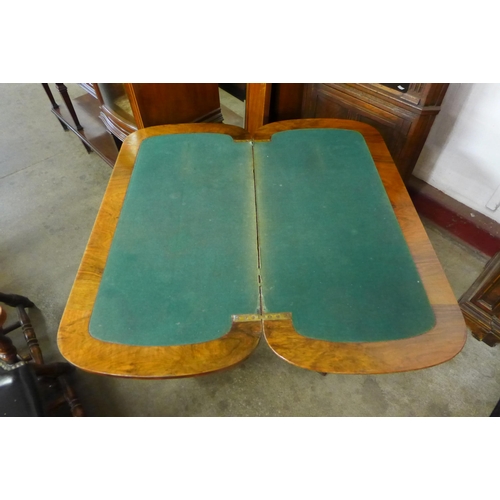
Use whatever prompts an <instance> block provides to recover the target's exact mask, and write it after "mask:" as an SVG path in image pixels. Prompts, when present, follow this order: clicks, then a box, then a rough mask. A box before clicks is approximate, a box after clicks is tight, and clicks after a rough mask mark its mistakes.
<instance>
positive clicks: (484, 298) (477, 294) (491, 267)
mask: <svg viewBox="0 0 500 500" xmlns="http://www.w3.org/2000/svg"><path fill="white" fill-rule="evenodd" d="M459 304H460V309H462V314H463V315H464V318H465V322H466V323H467V326H468V327H469V328H470V329H471V332H472V335H474V337H476V338H477V339H478V340H482V341H483V342H485V343H486V344H488V345H490V346H494V345H496V344H498V343H500V252H499V253H497V254H496V255H495V256H494V257H493V258H492V259H491V260H490V261H489V262H488V263H487V264H486V266H485V268H484V270H483V272H482V273H481V274H480V275H479V276H478V278H477V279H476V281H475V282H474V283H473V284H472V285H471V287H470V288H469V289H468V290H467V291H466V292H465V293H464V294H463V295H462V297H461V298H460V301H459Z"/></svg>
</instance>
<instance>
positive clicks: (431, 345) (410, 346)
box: [254, 119, 466, 374]
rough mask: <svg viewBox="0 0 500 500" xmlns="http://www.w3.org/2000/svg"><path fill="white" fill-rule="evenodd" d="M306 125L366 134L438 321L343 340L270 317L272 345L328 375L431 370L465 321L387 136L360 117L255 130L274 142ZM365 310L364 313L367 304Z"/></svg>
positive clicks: (461, 340) (455, 345) (459, 342)
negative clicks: (409, 331)
mask: <svg viewBox="0 0 500 500" xmlns="http://www.w3.org/2000/svg"><path fill="white" fill-rule="evenodd" d="M302 128H345V129H349V130H357V131H359V132H360V133H362V134H363V136H364V138H365V140H366V142H367V144H368V147H369V149H370V152H371V154H372V157H373V159H374V161H375V164H376V166H377V170H378V172H379V175H380V178H381V179H382V182H383V184H384V187H385V189H386V192H387V194H388V197H389V200H390V202H391V204H392V207H393V209H394V212H395V214H396V217H397V219H398V221H399V224H400V226H401V229H402V231H403V234H404V237H405V239H406V242H407V244H408V247H409V249H410V253H411V255H412V257H413V259H414V261H415V264H416V266H417V270H418V271H419V273H420V276H421V278H422V283H423V285H424V288H425V290H426V292H427V295H428V297H429V301H430V303H431V305H432V308H433V310H434V314H435V316H436V325H435V327H434V328H433V329H432V330H430V331H429V332H427V333H425V334H423V335H419V336H416V337H412V338H409V339H403V340H394V341H388V342H368V343H338V342H325V341H319V340H313V339H308V338H305V337H302V336H301V335H299V334H298V333H297V332H296V331H295V329H294V328H293V325H292V322H291V321H290V320H282V321H265V322H264V334H265V338H266V340H267V342H268V344H269V346H270V347H271V349H273V351H275V352H276V354H278V356H281V357H282V358H284V359H286V360H287V361H289V362H290V363H292V364H295V365H297V366H300V367H302V368H307V369H310V370H315V371H319V372H323V373H358V374H368V373H373V374H376V373H394V372H402V371H409V370H417V369H421V368H428V367H430V366H434V365H437V364H439V363H443V362H445V361H448V360H449V359H451V358H453V357H454V356H455V355H456V354H458V353H459V352H460V350H461V349H462V347H463V346H464V344H465V340H466V327H465V323H464V320H463V317H462V314H461V312H460V309H459V307H458V304H457V301H456V299H455V296H454V294H453V291H452V290H451V287H450V285H449V283H448V281H447V279H446V276H445V274H444V271H443V269H442V267H441V265H440V263H439V261H438V259H437V256H436V254H435V252H434V249H433V248H432V245H431V243H430V241H429V238H428V237H427V233H426V232H425V229H424V227H423V226H422V223H421V222H420V219H419V217H418V215H417V213H416V211H415V208H414V207H413V204H412V202H411V200H410V197H409V195H408V192H407V191H406V188H405V186H404V184H403V181H402V179H401V177H400V175H399V174H398V171H397V169H396V167H395V166H394V163H393V161H392V159H391V155H390V153H389V151H388V149H387V146H386V145H385V143H384V140H383V138H382V136H381V135H380V134H379V133H378V132H377V131H376V130H375V129H374V128H373V127H371V126H369V125H366V124H363V123H359V122H355V121H349V120H335V119H310V120H290V121H285V122H277V123H270V124H268V125H266V126H265V127H262V128H261V129H259V130H258V131H257V132H256V133H255V134H254V140H255V141H266V140H267V141H268V140H270V139H271V137H272V135H273V134H274V133H276V132H280V131H285V130H292V129H302ZM332 195H333V194H332ZM359 311H360V314H362V311H363V305H362V304H359ZM292 321H293V319H292Z"/></svg>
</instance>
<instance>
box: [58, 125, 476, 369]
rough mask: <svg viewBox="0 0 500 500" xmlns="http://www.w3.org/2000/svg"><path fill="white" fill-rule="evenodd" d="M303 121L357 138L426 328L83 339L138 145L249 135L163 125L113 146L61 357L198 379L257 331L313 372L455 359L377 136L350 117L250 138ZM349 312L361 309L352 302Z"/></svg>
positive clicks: (444, 297) (252, 325) (448, 296)
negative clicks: (334, 337) (146, 342)
mask: <svg viewBox="0 0 500 500" xmlns="http://www.w3.org/2000/svg"><path fill="white" fill-rule="evenodd" d="M308 127H310V128H314V127H319V128H346V129H350V130H357V131H359V132H361V133H362V134H363V136H364V137H365V140H366V141H367V144H368V146H369V148H370V151H371V154H372V156H373V158H374V161H375V163H376V165H377V169H378V172H379V174H380V177H381V179H382V181H383V184H384V186H385V188H386V191H387V193H388V196H389V199H390V201H391V204H392V206H393V208H394V211H395V213H396V216H397V218H398V221H399V223H400V225H401V228H402V231H403V234H404V236H405V238H406V241H407V243H408V246H409V248H410V252H411V254H412V256H413V258H414V260H415V263H416V266H417V269H418V271H419V273H420V275H421V278H422V282H423V285H424V287H425V290H426V291H427V294H428V297H429V300H430V303H431V305H432V307H433V310H434V312H435V315H436V321H437V322H436V326H435V327H434V328H433V329H432V330H430V331H429V332H427V333H425V334H423V335H420V336H417V337H413V338H409V339H405V340H396V341H390V342H375V343H334V342H324V341H317V340H312V339H308V338H305V337H302V336H300V335H298V334H297V333H296V332H295V330H294V329H293V324H292V322H291V321H289V320H272V321H268V320H264V321H249V322H233V326H232V328H231V330H230V332H228V333H227V334H226V335H225V336H223V337H221V338H220V339H217V340H214V341H210V342H205V343H200V344H194V345H181V346H168V347H140V346H128V345H120V344H112V343H107V342H102V341H99V340H97V339H95V338H93V337H92V336H90V334H89V333H88V332H89V329H88V326H89V321H90V317H91V314H92V309H93V305H94V301H95V298H96V296H97V291H98V288H99V284H100V280H101V277H102V273H103V270H104V266H105V264H106V259H107V255H108V252H109V249H110V246H111V242H112V239H113V235H114V231H115V228H116V225H117V222H118V217H119V214H120V210H121V207H122V204H123V200H124V197H125V194H126V191H127V187H128V183H129V180H130V176H131V173H132V170H133V166H134V162H135V158H136V154H137V151H138V149H139V146H140V144H141V141H142V140H144V139H146V138H148V137H152V136H155V135H161V134H174V133H197V132H212V133H225V134H229V135H231V136H232V137H233V139H234V140H240V141H247V140H250V139H251V138H252V135H250V134H247V133H245V131H243V130H242V129H240V128H239V127H232V126H229V125H219V124H187V125H178V126H175V125H167V126H159V127H153V128H148V129H143V130H139V131H138V132H136V133H134V134H132V135H130V136H129V137H128V138H127V140H126V141H125V142H124V144H123V147H122V149H121V151H120V154H119V157H118V160H117V163H116V166H115V169H114V171H113V174H112V176H111V179H110V182H109V185H108V188H107V190H106V193H105V196H104V199H103V202H102V205H101V208H100V210H99V214H98V217H97V220H96V223H95V225H94V229H93V231H92V234H91V237H90V240H89V243H88V245H87V248H86V250H85V254H84V257H83V260H82V263H81V265H80V269H79V271H78V274H77V277H76V280H75V283H74V285H73V289H72V291H71V294H70V297H69V300H68V304H67V306H66V310H65V312H64V315H63V318H62V321H61V325H60V328H59V333H58V345H59V349H60V350H61V353H62V354H63V355H64V356H65V357H66V359H68V360H69V361H71V362H72V363H73V364H75V365H76V366H79V367H80V368H82V369H84V370H88V371H91V372H95V373H101V374H108V375H116V376H124V377H139V378H172V377H185V376H193V375H202V374H207V373H211V372H214V371H218V370H222V369H224V368H228V367H230V366H233V365H235V364H236V363H238V362H240V361H242V360H244V359H245V358H246V357H248V356H249V355H250V354H251V353H252V351H253V350H254V349H255V347H256V346H257V344H258V342H259V338H260V335H261V333H262V331H264V333H265V337H266V340H267V342H268V344H269V346H270V347H271V349H273V350H274V351H275V352H276V353H277V354H278V356H280V357H282V358H284V359H286V360H287V361H289V362H290V363H292V364H295V365H297V366H300V367H303V368H307V369H311V370H315V371H319V372H323V373H393V372H398V371H407V370H415V369H420V368H426V367H429V366H433V365H436V364H439V363H442V362H444V361H447V360H449V359H451V358H452V357H453V356H455V355H456V354H457V353H458V352H459V351H460V350H461V349H462V347H463V345H464V343H465V339H466V329H465V324H464V321H463V318H462V315H461V313H460V310H459V308H458V305H457V302H456V300H455V297H454V295H453V292H452V290H451V288H450V286H449V284H448V282H447V280H446V277H445V275H444V272H443V270H442V268H441V266H440V264H439V261H438V260H437V257H436V255H435V253H434V250H433V248H432V246H431V244H430V242H429V239H428V237H427V234H426V232H425V230H424V228H423V226H422V224H421V222H420V219H419V218H418V215H417V213H416V211H415V209H414V207H413V205H412V203H411V200H410V198H409V196H408V193H407V191H406V189H405V186H404V184H403V181H402V179H401V177H400V175H399V174H398V172H397V169H396V168H395V166H394V163H393V161H392V159H391V156H390V154H389V152H388V150H387V147H386V146H385V144H384V141H383V139H382V137H381V135H380V134H379V133H378V132H377V131H376V130H375V129H374V128H373V127H371V126H369V125H366V124H362V123H359V122H354V121H346V120H335V119H311V120H291V121H286V122H277V123H272V124H269V125H267V126H264V127H262V128H260V129H259V130H257V131H256V132H255V133H254V134H253V139H254V140H256V141H268V140H270V139H271V137H272V135H273V134H274V133H276V132H279V131H285V130H291V129H294V128H308ZM359 308H360V314H362V304H360V305H359ZM144 328H147V322H145V325H144Z"/></svg>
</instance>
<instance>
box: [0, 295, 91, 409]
mask: <svg viewBox="0 0 500 500" xmlns="http://www.w3.org/2000/svg"><path fill="white" fill-rule="evenodd" d="M0 302H3V303H4V304H7V305H8V306H11V307H15V308H16V309H17V313H18V318H19V319H18V321H16V322H15V323H13V324H12V325H9V326H6V327H5V328H4V324H5V321H6V319H7V312H6V311H5V309H3V308H2V307H1V306H0V416H50V415H52V414H54V412H55V410H56V409H57V408H59V407H60V406H61V405H62V404H64V403H66V404H67V405H68V406H69V409H70V411H71V414H72V415H73V416H74V417H81V416H84V412H83V408H82V405H81V404H80V402H79V401H78V398H77V397H76V395H75V392H74V390H73V388H72V387H71V386H70V384H69V382H68V380H67V378H66V376H67V375H68V374H69V373H70V372H71V371H73V370H74V367H73V366H72V365H70V364H69V363H65V362H64V363H60V362H56V363H49V364H45V363H44V360H43V355H42V351H41V349H40V346H39V345H38V339H37V337H36V334H35V330H34V329H33V326H32V325H31V320H30V318H29V316H28V313H27V312H26V308H30V307H35V305H34V304H33V302H31V301H30V300H29V299H28V298H26V297H23V296H21V295H14V294H4V293H0ZM18 328H22V331H23V334H24V338H25V340H26V343H27V346H28V349H29V354H28V355H27V356H21V355H19V354H18V352H17V348H16V346H15V345H14V344H13V343H12V340H11V339H10V338H9V337H8V336H7V335H8V334H9V333H10V332H12V331H14V330H17V329H18Z"/></svg>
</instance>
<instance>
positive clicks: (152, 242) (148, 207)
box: [89, 133, 259, 346]
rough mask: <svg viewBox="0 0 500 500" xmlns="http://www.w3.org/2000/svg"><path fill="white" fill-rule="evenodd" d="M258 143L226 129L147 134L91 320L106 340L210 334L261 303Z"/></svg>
mask: <svg viewBox="0 0 500 500" xmlns="http://www.w3.org/2000/svg"><path fill="white" fill-rule="evenodd" d="M255 242H256V225H255V198H254V187H253V173H252V146H251V144H250V143H244V142H234V141H233V139H232V138H231V137H230V136H228V135H222V134H203V133H202V134H178V135H165V136H158V137H152V138H149V139H146V140H145V141H144V142H143V143H142V145H141V147H140V150H139V153H138V156H137V159H136V164H135V167H134V170H133V173H132V176H131V179H130V184H129V187H128V190H127V194H126V197H125V201H124V204H123V207H122V210H121V214H120V219H119V222H118V225H117V228H116V232H115V236H114V238H113V242H112V245H111V248H110V252H109V256H108V260H107V263H106V267H105V270H104V273H103V276H102V280H101V284H100V287H99V291H98V294H97V298H96V301H95V305H94V309H93V313H92V317H91V320H90V327H89V330H90V334H91V335H92V336H94V337H95V338H98V339H100V340H104V341H108V342H115V343H121V344H130V345H141V346H153V345H154V346H165V345H181V344H194V343H199V342H206V341H209V340H213V339H216V338H219V337H221V336H222V335H224V334H226V333H227V332H228V331H229V330H230V328H231V315H232V314H246V313H255V312H256V311H257V307H258V303H259V301H258V286H257V265H258V264H257V246H256V243H255Z"/></svg>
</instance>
